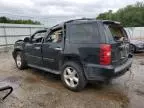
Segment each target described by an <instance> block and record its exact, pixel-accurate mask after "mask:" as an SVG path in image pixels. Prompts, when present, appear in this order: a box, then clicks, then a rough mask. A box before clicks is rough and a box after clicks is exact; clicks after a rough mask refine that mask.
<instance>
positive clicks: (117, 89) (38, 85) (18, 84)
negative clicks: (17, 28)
mask: <svg viewBox="0 0 144 108" xmlns="http://www.w3.org/2000/svg"><path fill="white" fill-rule="evenodd" d="M131 70H132V72H127V73H126V74H125V75H124V76H122V77H119V78H117V79H114V80H113V81H112V83H111V84H110V85H100V84H88V86H87V87H86V88H85V89H84V91H82V92H78V93H75V92H71V91H69V90H67V89H66V88H64V87H63V85H62V84H61V80H60V77H59V76H56V75H53V74H49V73H46V72H43V71H40V70H36V69H26V70H24V71H21V70H18V69H17V68H16V66H15V63H14V60H13V59H12V56H11V52H9V53H0V86H3V85H11V86H13V88H14V92H13V93H12V94H11V95H10V96H9V97H8V98H7V99H6V100H5V101H4V102H1V103H0V108H144V73H143V72H144V54H137V55H136V56H135V57H134V61H133V65H132V68H131ZM3 94H4V93H0V96H2V95H3Z"/></svg>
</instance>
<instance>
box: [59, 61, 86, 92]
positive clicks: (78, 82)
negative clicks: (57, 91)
mask: <svg viewBox="0 0 144 108" xmlns="http://www.w3.org/2000/svg"><path fill="white" fill-rule="evenodd" d="M61 79H62V81H63V83H64V85H65V86H66V87H67V88H68V89H70V90H72V91H81V90H82V89H83V88H84V87H85V86H86V84H87V81H86V78H85V76H84V73H83V69H82V67H81V66H80V64H78V63H76V62H66V63H65V64H64V65H63V68H62V73H61Z"/></svg>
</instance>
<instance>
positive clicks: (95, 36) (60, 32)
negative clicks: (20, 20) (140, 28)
mask: <svg viewBox="0 0 144 108" xmlns="http://www.w3.org/2000/svg"><path fill="white" fill-rule="evenodd" d="M13 57H14V59H15V62H16V65H17V67H18V68H19V69H24V68H26V67H33V68H37V69H40V70H44V71H47V72H51V73H54V74H60V75H61V79H62V81H63V83H64V85H65V86H66V87H67V88H68V89H70V90H72V91H80V90H82V89H83V88H84V87H85V86H86V84H87V82H90V81H109V80H111V79H112V78H115V77H117V76H120V75H123V74H124V73H125V72H127V71H128V70H129V68H130V67H131V64H132V55H131V54H130V49H129V40H128V38H127V34H126V32H125V30H124V29H123V27H122V26H121V25H120V23H118V22H114V21H108V20H95V19H77V20H70V21H67V22H64V23H62V24H58V25H56V26H54V27H52V28H50V29H48V30H40V31H37V32H36V33H34V34H33V35H32V36H31V37H30V38H29V37H26V38H25V39H24V40H23V41H22V40H19V41H16V43H15V45H14V51H13Z"/></svg>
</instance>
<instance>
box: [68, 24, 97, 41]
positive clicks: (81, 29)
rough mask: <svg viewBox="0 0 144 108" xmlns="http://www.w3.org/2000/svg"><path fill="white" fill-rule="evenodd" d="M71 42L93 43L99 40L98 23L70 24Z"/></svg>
mask: <svg viewBox="0 0 144 108" xmlns="http://www.w3.org/2000/svg"><path fill="white" fill-rule="evenodd" d="M67 30H68V32H67V34H68V35H69V37H70V42H73V43H79V42H80V43H91V42H94V43H96V42H99V37H98V33H99V32H98V27H97V23H80V24H70V25H68V27H67Z"/></svg>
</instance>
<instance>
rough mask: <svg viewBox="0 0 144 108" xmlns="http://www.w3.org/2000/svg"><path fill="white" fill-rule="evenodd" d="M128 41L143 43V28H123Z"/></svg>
mask: <svg viewBox="0 0 144 108" xmlns="http://www.w3.org/2000/svg"><path fill="white" fill-rule="evenodd" d="M125 30H126V31H127V34H128V36H129V38H130V39H134V40H141V41H144V27H128V28H125Z"/></svg>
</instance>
